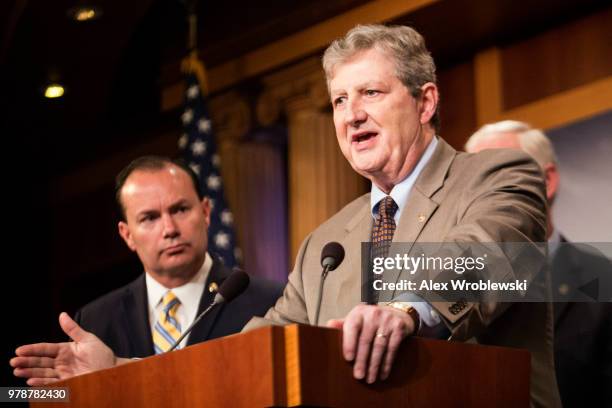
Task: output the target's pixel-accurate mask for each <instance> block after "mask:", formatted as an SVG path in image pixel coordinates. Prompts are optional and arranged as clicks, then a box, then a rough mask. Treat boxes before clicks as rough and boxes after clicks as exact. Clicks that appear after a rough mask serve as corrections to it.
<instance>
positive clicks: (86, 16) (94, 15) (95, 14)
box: [68, 6, 102, 22]
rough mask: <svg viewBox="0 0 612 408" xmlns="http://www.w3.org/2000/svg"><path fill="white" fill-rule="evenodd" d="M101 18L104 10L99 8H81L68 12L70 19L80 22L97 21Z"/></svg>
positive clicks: (74, 8)
mask: <svg viewBox="0 0 612 408" xmlns="http://www.w3.org/2000/svg"><path fill="white" fill-rule="evenodd" d="M100 16H102V10H100V8H99V7H92V6H79V7H73V8H71V9H70V10H68V17H70V18H71V19H73V20H75V21H78V22H83V21H91V20H97V19H98V18H100Z"/></svg>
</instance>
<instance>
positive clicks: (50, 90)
mask: <svg viewBox="0 0 612 408" xmlns="http://www.w3.org/2000/svg"><path fill="white" fill-rule="evenodd" d="M62 95H64V87H63V86H61V85H60V84H50V85H49V86H47V88H46V89H45V98H49V99H53V98H61V97H62Z"/></svg>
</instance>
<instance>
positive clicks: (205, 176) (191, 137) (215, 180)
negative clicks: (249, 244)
mask: <svg viewBox="0 0 612 408" xmlns="http://www.w3.org/2000/svg"><path fill="white" fill-rule="evenodd" d="M185 79H186V83H187V87H186V92H185V99H184V105H185V106H184V109H185V110H184V111H183V114H182V115H181V120H182V122H183V134H182V135H181V138H180V139H179V148H180V150H181V152H182V155H183V157H184V159H185V161H186V162H187V163H188V164H189V166H190V167H191V168H192V169H193V171H195V172H196V174H197V175H198V178H199V180H200V187H201V188H202V192H203V193H204V195H205V196H207V197H209V199H210V203H211V206H212V212H211V214H210V227H209V230H208V252H210V253H211V254H215V255H217V256H218V257H220V258H221V260H222V261H223V262H224V263H225V265H227V266H228V267H230V268H231V267H234V266H237V260H239V259H240V253H239V248H238V247H237V246H236V236H235V234H234V228H233V224H234V217H233V215H232V212H231V211H230V209H229V208H228V206H227V203H226V201H225V196H224V194H223V182H222V180H221V174H220V168H221V165H220V159H219V155H218V154H217V146H216V143H215V137H214V134H213V132H212V124H211V121H210V115H209V113H208V109H207V107H206V100H205V96H204V95H202V92H201V88H200V85H199V82H198V78H197V76H196V75H195V74H194V73H188V74H187V76H186V78H185Z"/></svg>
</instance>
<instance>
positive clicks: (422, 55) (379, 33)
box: [323, 24, 440, 131]
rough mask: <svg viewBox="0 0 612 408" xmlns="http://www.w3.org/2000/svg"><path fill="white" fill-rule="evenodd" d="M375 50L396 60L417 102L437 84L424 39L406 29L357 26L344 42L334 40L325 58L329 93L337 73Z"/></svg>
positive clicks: (400, 76)
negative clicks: (427, 86)
mask: <svg viewBox="0 0 612 408" xmlns="http://www.w3.org/2000/svg"><path fill="white" fill-rule="evenodd" d="M372 48H377V49H378V50H380V51H382V52H384V53H386V54H388V55H389V56H391V57H392V58H393V59H394V62H395V69H396V75H397V78H398V79H399V80H400V81H401V82H402V83H403V84H404V85H405V86H406V87H407V88H408V89H409V90H410V93H411V94H412V96H414V97H415V98H416V97H418V96H420V95H421V87H422V86H423V85H425V84H426V83H427V82H432V83H434V84H435V83H436V64H435V63H434V60H433V58H432V56H431V54H430V53H429V51H428V50H427V47H426V46H425V40H424V39H423V36H422V35H421V34H419V33H418V32H417V31H416V30H415V29H413V28H411V27H407V26H385V25H381V24H369V25H358V26H356V27H355V28H353V29H351V30H350V31H349V32H348V33H346V35H345V36H344V37H342V38H338V39H336V40H334V41H333V42H332V43H331V44H330V46H329V47H327V49H326V50H325V53H324V54H323V70H324V71H325V78H326V80H327V86H328V89H329V81H330V80H331V78H332V77H333V73H334V69H335V68H336V67H337V66H338V65H340V64H343V63H345V62H346V61H347V60H348V59H349V58H351V57H352V56H354V55H355V54H357V53H359V52H361V51H367V50H369V49H372ZM431 124H432V125H433V127H434V128H435V129H436V131H437V130H439V127H440V117H439V113H438V107H436V112H435V114H434V115H433V117H432V118H431Z"/></svg>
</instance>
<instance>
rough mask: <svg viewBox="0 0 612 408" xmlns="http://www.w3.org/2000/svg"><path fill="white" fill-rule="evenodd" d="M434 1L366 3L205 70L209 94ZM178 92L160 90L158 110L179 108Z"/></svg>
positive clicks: (174, 87)
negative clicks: (354, 30)
mask: <svg viewBox="0 0 612 408" xmlns="http://www.w3.org/2000/svg"><path fill="white" fill-rule="evenodd" d="M437 1H438V0H378V1H372V2H369V3H366V4H364V5H362V6H359V7H356V8H354V9H353V10H350V11H348V12H346V13H343V14H341V15H338V16H336V17H333V18H331V19H329V20H327V21H324V22H322V23H319V24H316V25H314V26H312V27H310V28H308V29H306V30H303V31H301V32H299V33H296V34H293V35H290V36H288V37H286V38H283V39H282V40H279V41H276V42H274V43H271V44H268V45H266V46H263V47H261V48H259V49H256V50H254V51H251V52H249V53H247V54H245V55H243V56H241V57H239V58H236V59H234V60H232V61H229V62H226V63H224V64H221V65H219V66H217V67H214V68H211V69H210V70H209V71H208V78H209V83H210V91H211V92H216V91H219V90H221V89H225V88H227V87H230V86H232V85H234V84H236V83H238V82H240V81H242V80H244V79H246V78H250V77H254V76H257V75H261V74H263V73H265V72H266V71H269V70H271V69H273V68H276V67H280V66H283V65H286V64H288V63H290V62H291V61H295V60H298V59H300V58H303V57H304V56H307V55H311V54H313V53H315V52H317V51H318V50H320V49H322V48H324V47H326V46H327V45H328V44H329V43H330V42H331V41H332V40H333V39H334V38H336V37H340V36H342V35H343V34H344V33H346V31H348V30H349V29H350V28H352V27H353V26H355V25H357V24H359V23H361V24H363V23H376V22H384V21H389V20H393V19H396V18H398V17H400V16H402V15H404V14H408V13H410V12H412V11H414V10H417V9H420V8H423V7H426V6H428V5H430V4H433V3H436V2H437ZM182 89H183V88H182V84H180V83H177V84H173V85H170V86H168V87H166V88H164V89H163V90H162V96H161V106H162V110H171V109H175V108H176V107H178V106H180V104H181V102H182Z"/></svg>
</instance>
